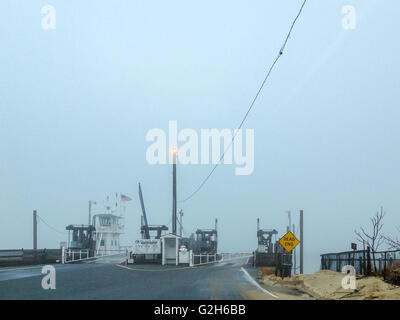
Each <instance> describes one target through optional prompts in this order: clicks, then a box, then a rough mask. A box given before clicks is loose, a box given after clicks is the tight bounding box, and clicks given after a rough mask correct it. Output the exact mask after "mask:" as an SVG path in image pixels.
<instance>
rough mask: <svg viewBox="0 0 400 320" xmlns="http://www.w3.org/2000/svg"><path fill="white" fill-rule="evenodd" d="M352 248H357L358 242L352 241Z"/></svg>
mask: <svg viewBox="0 0 400 320" xmlns="http://www.w3.org/2000/svg"><path fill="white" fill-rule="evenodd" d="M351 248H352V249H353V250H357V243H353V242H352V243H351Z"/></svg>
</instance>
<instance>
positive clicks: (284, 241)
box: [279, 231, 300, 252]
mask: <svg viewBox="0 0 400 320" xmlns="http://www.w3.org/2000/svg"><path fill="white" fill-rule="evenodd" d="M279 243H280V244H281V246H282V247H284V248H285V250H286V251H287V252H291V251H292V250H293V249H294V248H296V246H297V245H298V244H299V243H300V241H299V240H298V239H297V238H296V237H295V235H294V234H293V233H291V232H290V231H288V232H287V233H286V234H285V235H284V236H283V237H282V238H280V239H279Z"/></svg>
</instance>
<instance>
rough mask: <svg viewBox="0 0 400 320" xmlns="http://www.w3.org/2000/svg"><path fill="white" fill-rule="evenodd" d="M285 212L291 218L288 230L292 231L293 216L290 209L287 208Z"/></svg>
mask: <svg viewBox="0 0 400 320" xmlns="http://www.w3.org/2000/svg"><path fill="white" fill-rule="evenodd" d="M285 213H287V215H288V218H289V226H288V228H287V231H290V230H291V229H292V228H291V225H292V219H291V216H290V210H286V211H285Z"/></svg>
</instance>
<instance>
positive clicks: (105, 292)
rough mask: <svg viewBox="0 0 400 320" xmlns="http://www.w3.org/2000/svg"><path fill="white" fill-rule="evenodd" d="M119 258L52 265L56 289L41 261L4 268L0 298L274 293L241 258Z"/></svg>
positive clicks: (181, 297)
mask: <svg viewBox="0 0 400 320" xmlns="http://www.w3.org/2000/svg"><path fill="white" fill-rule="evenodd" d="M119 262H120V261H119V260H108V261H97V262H92V263H81V264H67V265H54V267H55V269H56V289H54V290H44V289H43V288H42V285H41V282H42V278H43V277H44V276H45V275H44V274H42V273H41V270H42V266H33V267H25V268H23V267H22V268H9V269H0V299H167V300H168V299H177V300H185V299H232V300H240V299H244V298H246V297H248V292H254V291H259V293H260V294H262V295H265V297H266V298H268V297H270V296H269V295H268V293H266V292H262V290H260V288H258V287H257V285H256V284H255V283H253V282H252V281H251V276H249V273H247V274H246V272H244V271H243V268H242V267H243V266H245V265H246V261H245V260H243V259H242V260H235V261H233V262H225V263H218V264H211V265H206V266H201V267H194V268H190V267H176V266H168V267H163V266H160V265H146V266H144V265H141V266H136V265H128V266H126V265H124V264H121V263H119ZM270 298H271V297H270Z"/></svg>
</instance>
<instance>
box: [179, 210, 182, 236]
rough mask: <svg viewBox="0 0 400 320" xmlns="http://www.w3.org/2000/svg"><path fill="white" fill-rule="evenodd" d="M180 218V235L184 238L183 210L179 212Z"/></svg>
mask: <svg viewBox="0 0 400 320" xmlns="http://www.w3.org/2000/svg"><path fill="white" fill-rule="evenodd" d="M179 216H180V219H179V221H180V222H179V235H180V236H181V237H182V230H183V226H182V217H183V211H182V210H180V211H179Z"/></svg>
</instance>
